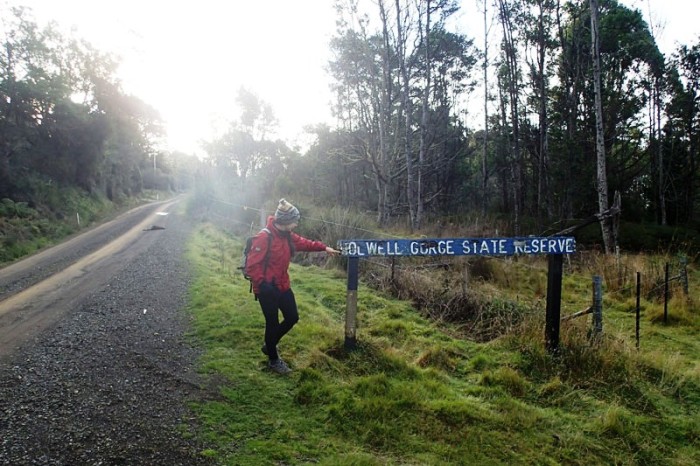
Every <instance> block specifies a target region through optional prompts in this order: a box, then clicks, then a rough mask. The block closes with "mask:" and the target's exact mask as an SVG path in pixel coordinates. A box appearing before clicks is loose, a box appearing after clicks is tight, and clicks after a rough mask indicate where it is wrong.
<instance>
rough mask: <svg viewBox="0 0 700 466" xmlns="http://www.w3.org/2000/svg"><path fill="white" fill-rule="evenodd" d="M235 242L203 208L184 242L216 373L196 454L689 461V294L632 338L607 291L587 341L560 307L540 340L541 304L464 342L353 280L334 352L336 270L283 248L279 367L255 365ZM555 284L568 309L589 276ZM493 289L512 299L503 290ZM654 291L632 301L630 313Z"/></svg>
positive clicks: (528, 272)
mask: <svg viewBox="0 0 700 466" xmlns="http://www.w3.org/2000/svg"><path fill="white" fill-rule="evenodd" d="M241 247H242V243H241V241H240V240H238V239H236V238H231V237H229V236H227V235H225V234H224V233H222V232H221V231H219V230H217V229H216V228H214V227H213V226H211V225H208V224H204V225H202V226H201V227H200V228H199V230H198V231H197V232H196V234H195V235H194V236H193V237H192V239H191V242H190V245H189V248H188V255H189V260H190V262H191V264H192V267H193V270H194V276H195V281H194V283H193V285H192V288H191V313H192V316H193V321H194V329H193V333H194V339H195V341H196V342H197V344H198V345H201V346H202V348H203V350H204V356H203V357H202V360H201V370H202V372H203V373H205V374H208V375H209V376H210V377H212V380H220V381H221V382H220V384H221V385H220V393H219V396H218V398H217V399H214V400H210V401H199V402H197V403H196V404H194V405H193V408H194V410H195V411H196V413H197V414H198V416H199V419H200V423H201V425H202V431H201V434H200V435H201V436H202V438H203V439H204V440H206V441H207V442H208V445H209V448H208V449H207V450H206V451H204V452H202V454H203V455H206V456H209V457H213V458H215V459H216V460H217V461H218V462H219V463H220V464H224V465H238V464H246V465H257V464H260V465H269V464H322V465H438V464H439V465H450V464H454V465H461V464H489V465H490V464H543V465H547V464H574V465H576V464H581V465H584V464H585V465H590V464H623V465H624V464H630V465H631V464H676V465H685V464H688V465H689V464H700V415H699V412H698V408H699V407H700V369H699V367H700V366H699V365H698V361H699V360H700V358H699V357H698V356H699V355H700V348H699V346H698V345H699V344H700V343H698V338H697V336H698V309H697V307H696V306H697V305H695V304H693V303H692V302H686V303H684V304H682V305H681V304H676V305H674V306H678V307H679V309H680V307H681V306H682V307H683V309H684V310H685V311H684V312H685V314H684V317H683V318H679V319H678V320H676V321H674V322H672V323H670V324H663V323H660V322H659V321H658V319H657V318H655V317H645V321H644V323H643V328H644V332H643V339H642V350H641V351H639V352H637V351H636V350H635V349H634V347H633V346H634V345H633V343H632V344H630V341H629V339H626V336H628V335H630V331H631V332H632V335H633V329H634V326H633V325H634V324H633V321H631V320H630V315H631V313H630V309H629V302H627V301H626V300H627V298H625V300H623V301H622V303H621V304H620V302H619V301H618V299H616V298H615V297H612V296H611V297H610V298H609V301H608V302H606V309H607V308H611V310H610V312H606V315H605V319H606V320H605V322H606V327H605V335H604V337H603V338H601V339H599V340H596V341H591V340H589V338H588V336H587V327H588V326H587V324H586V323H585V322H584V321H582V320H577V321H570V322H567V323H566V324H564V325H563V326H562V343H561V348H562V351H561V353H560V354H559V355H557V356H553V355H550V354H548V353H546V352H545V351H544V349H543V346H544V345H543V341H542V340H543V335H542V333H543V332H542V328H543V322H542V320H543V313H537V312H532V313H527V314H526V315H525V317H524V318H522V319H517V320H515V321H514V322H513V323H512V325H513V328H512V329H511V331H509V332H508V333H506V334H505V335H503V336H501V337H499V338H497V339H494V340H491V341H488V342H481V343H479V342H475V341H471V340H469V339H467V338H464V333H463V329H462V328H460V327H459V326H457V325H453V324H450V323H449V322H440V321H436V320H435V319H432V318H427V317H425V313H424V312H420V311H418V310H416V309H415V308H414V307H413V306H412V305H410V304H409V303H407V302H405V301H398V300H395V299H392V298H390V297H389V296H386V295H383V294H382V293H380V292H378V291H375V290H372V289H370V288H368V287H367V286H366V285H365V284H364V283H363V284H361V285H360V291H359V293H358V310H359V312H358V334H357V336H358V342H359V347H358V349H357V350H356V351H352V352H348V351H346V350H345V349H344V348H343V335H344V315H345V295H346V289H345V285H346V282H345V277H344V273H341V272H338V271H335V270H326V269H322V268H319V267H313V266H312V267H302V266H300V265H295V264H293V265H292V267H291V269H290V274H291V276H292V283H293V287H294V291H295V294H296V296H297V301H298V303H299V314H300V318H301V320H300V322H299V324H297V326H296V327H295V328H294V329H293V330H292V331H291V333H290V334H289V335H287V337H285V338H284V339H283V340H282V342H281V344H280V351H281V353H282V354H283V356H284V357H285V359H287V360H288V362H289V363H290V365H291V367H292V368H293V369H294V372H293V373H292V374H291V375H290V376H288V377H280V376H275V375H273V374H271V373H270V372H268V371H267V370H266V369H265V357H264V355H263V354H262V353H261V352H260V346H261V344H262V338H263V327H264V321H263V317H262V314H261V312H260V309H259V306H258V303H257V302H255V301H254V299H253V296H252V295H251V294H249V287H248V284H247V282H246V281H245V280H244V279H243V277H242V276H241V275H240V274H239V273H238V272H237V271H236V270H235V267H236V266H237V265H238V263H239V262H240V260H239V257H240V254H241ZM492 267H498V266H492ZM508 267H510V272H509V278H505V277H502V278H501V280H509V281H511V282H513V283H518V277H519V274H523V277H522V278H523V280H522V281H520V283H522V284H523V285H522V287H521V288H519V289H517V292H515V293H516V294H517V295H518V297H517V299H518V300H520V301H518V302H522V301H524V300H525V296H528V295H529V296H532V297H533V299H534V300H535V301H537V300H538V299H541V297H538V295H539V294H541V288H542V279H541V278H537V277H534V274H533V272H532V270H533V265H532V264H528V266H527V267H522V269H523V270H522V271H518V270H519V269H520V268H521V267H519V266H518V267H516V266H514V265H513V264H509V265H508ZM569 272H571V271H569ZM491 275H493V276H495V277H499V276H505V275H506V274H505V273H502V271H500V270H498V269H496V270H492V272H491ZM576 277H578V279H577V278H576ZM698 282H700V277H698V276H697V274H695V275H694V276H693V277H692V278H691V283H698ZM545 283H546V281H545ZM582 283H583V284H582ZM478 286H484V287H485V288H484V290H487V288H486V286H487V285H486V284H482V285H478ZM474 287H477V285H476V284H475V285H474ZM564 287H565V295H564V300H563V301H564V306H565V307H566V308H567V309H568V310H569V312H574V311H576V310H580V309H582V308H584V307H586V306H587V305H589V303H588V302H587V300H588V301H589V300H590V291H589V290H590V279H589V278H585V276H583V275H576V274H575V273H573V272H571V273H568V275H567V278H566V282H565V285H564ZM511 289H512V288H511ZM537 290H539V291H537ZM488 291H489V292H490V293H491V294H492V295H495V294H496V291H495V290H494V289H488ZM694 291H696V292H697V291H698V290H694ZM697 295H698V294H695V295H693V294H692V293H691V296H697ZM499 296H500V297H499V299H501V301H502V302H504V303H505V302H511V301H510V300H511V298H512V296H509V295H508V292H507V291H504V292H503V293H502V294H501V295H499ZM521 305H525V304H524V303H521ZM527 305H528V306H531V307H532V308H536V307H537V304H536V303H527ZM656 306H658V304H657V303H656V302H651V301H650V302H645V316H648V315H652V316H653V315H654V313H655V312H656V311H655V310H650V309H652V308H655V307H656ZM501 307H502V309H503V312H518V309H519V308H518V307H517V306H505V305H504V306H501ZM674 309H675V307H674ZM674 313H675V311H674ZM630 325H631V326H630Z"/></svg>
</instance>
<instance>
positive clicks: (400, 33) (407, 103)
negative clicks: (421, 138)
mask: <svg viewBox="0 0 700 466" xmlns="http://www.w3.org/2000/svg"><path fill="white" fill-rule="evenodd" d="M403 28H404V26H403V25H402V24H401V5H400V0H396V36H397V39H396V41H397V44H396V45H397V55H398V60H399V72H400V73H401V80H402V81H403V82H402V84H403V90H402V92H401V101H402V102H403V107H404V108H403V110H404V112H405V125H406V126H405V128H404V158H405V160H406V198H407V201H408V211H409V215H410V218H411V227H413V226H414V225H415V224H416V216H417V215H416V209H417V203H416V183H415V174H414V171H413V154H412V150H411V133H412V131H411V126H412V125H413V118H412V115H413V111H412V106H411V94H410V91H411V83H410V81H409V77H408V70H407V69H406V34H405V32H406V31H404V29H403Z"/></svg>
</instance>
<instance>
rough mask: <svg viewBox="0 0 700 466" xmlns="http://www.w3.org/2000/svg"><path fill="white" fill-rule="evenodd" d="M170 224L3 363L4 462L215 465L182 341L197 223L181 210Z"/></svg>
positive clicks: (189, 354)
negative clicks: (188, 249)
mask: <svg viewBox="0 0 700 466" xmlns="http://www.w3.org/2000/svg"><path fill="white" fill-rule="evenodd" d="M163 223H164V224H165V229H163V230H153V231H143V232H142V234H143V235H154V237H153V238H150V241H149V242H148V243H146V244H147V246H146V247H144V249H143V250H142V251H140V252H139V253H138V255H136V256H135V257H133V258H130V259H129V261H128V262H127V263H126V264H123V266H122V267H121V268H120V269H119V270H118V271H116V272H115V273H113V274H111V275H110V276H109V277H107V278H106V279H105V280H103V281H102V282H101V285H100V286H99V287H97V288H94V289H93V290H92V291H91V292H90V293H88V294H86V295H84V296H80V297H79V298H77V299H74V300H72V301H71V303H74V304H73V305H72V308H71V309H68V310H66V311H65V312H64V313H63V316H62V317H61V319H60V320H57V321H56V322H51V323H50V324H47V325H48V326H47V327H46V328H43V329H41V331H40V332H39V333H38V334H36V335H33V336H32V338H31V339H29V340H27V341H24V342H23V343H21V346H20V347H19V348H17V349H13V350H12V351H11V352H9V354H6V355H4V356H3V357H1V358H0V464H2V465H13V466H15V465H168V466H174V465H199V464H211V463H210V462H209V461H208V460H206V459H205V458H203V457H202V456H201V455H200V452H201V451H202V450H203V449H204V448H206V445H202V444H200V443H198V442H197V441H196V440H195V439H193V437H192V435H191V433H192V432H191V431H192V430H193V429H194V428H196V420H195V419H194V418H193V414H192V413H191V411H190V410H189V408H188V403H189V402H190V401H194V400H202V399H206V398H211V397H215V396H216V390H214V389H211V388H209V382H208V381H206V380H204V379H203V378H202V377H201V376H200V375H199V374H197V373H196V363H197V358H198V356H199V354H198V351H197V349H196V348H195V347H194V346H193V345H192V344H191V342H190V341H189V340H188V336H187V333H188V331H189V318H188V316H187V313H186V311H185V306H186V292H187V288H188V283H189V280H190V277H189V275H188V270H187V267H186V264H185V263H184V259H183V248H184V243H185V241H186V238H187V236H188V234H189V233H190V232H191V230H192V226H191V224H189V222H188V221H187V220H186V219H185V218H183V217H181V216H180V215H177V214H175V213H170V214H169V215H168V216H167V218H166V219H165V220H163ZM119 228H123V227H119ZM104 235H105V238H104V240H105V241H107V240H109V238H111V237H112V236H114V232H111V233H104ZM156 235H157V237H156ZM92 249H94V248H92ZM72 254H74V253H72ZM112 270H114V269H112ZM36 273H37V274H44V275H46V272H42V269H40V268H39V269H37V270H36ZM40 278H41V277H40ZM26 281H28V282H32V281H36V279H32V278H28V279H26ZM0 291H1V289H0Z"/></svg>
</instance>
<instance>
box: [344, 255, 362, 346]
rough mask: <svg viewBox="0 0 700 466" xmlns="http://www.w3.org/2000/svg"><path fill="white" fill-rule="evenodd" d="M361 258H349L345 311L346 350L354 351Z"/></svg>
mask: <svg viewBox="0 0 700 466" xmlns="http://www.w3.org/2000/svg"><path fill="white" fill-rule="evenodd" d="M359 262H360V258H359V257H349V258H348V294H347V301H346V310H345V349H346V350H348V351H351V350H354V349H355V348H356V347H357V338H356V336H355V331H356V329H357V323H356V321H357V284H358V281H359V280H358V275H359V273H358V269H359Z"/></svg>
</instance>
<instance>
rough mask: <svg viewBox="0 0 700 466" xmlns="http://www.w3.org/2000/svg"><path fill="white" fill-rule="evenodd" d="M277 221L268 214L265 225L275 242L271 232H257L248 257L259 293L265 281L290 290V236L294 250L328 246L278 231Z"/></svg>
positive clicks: (317, 248) (252, 279)
mask: <svg viewBox="0 0 700 466" xmlns="http://www.w3.org/2000/svg"><path fill="white" fill-rule="evenodd" d="M274 220H275V217H273V216H271V217H269V218H268V219H267V227H266V228H267V229H268V230H269V231H270V234H272V241H271V242H269V243H268V241H269V239H268V236H269V234H268V233H267V232H265V231H261V232H260V233H258V234H257V235H255V237H254V238H253V242H252V244H251V248H250V252H249V253H248V258H247V259H246V271H247V273H248V276H249V277H250V279H251V281H252V282H253V291H254V292H255V293H256V294H257V293H258V291H259V287H260V284H261V283H262V282H263V281H266V282H268V283H274V284H275V285H276V286H277V288H278V289H279V290H280V291H287V290H288V289H289V288H290V287H291V285H290V283H289V273H288V271H287V269H288V268H289V262H290V260H291V259H292V254H291V251H290V250H289V238H288V236H289V237H290V238H291V240H292V244H293V245H294V250H295V251H325V250H326V247H327V246H326V245H325V244H324V243H322V242H321V241H312V240H310V239H306V238H304V237H303V236H299V235H297V234H296V233H294V232H286V231H280V230H278V229H277V227H275V224H274ZM268 244H269V245H270V254H269V255H268V259H267V268H265V256H266V254H267V245H268ZM263 273H264V276H263Z"/></svg>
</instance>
